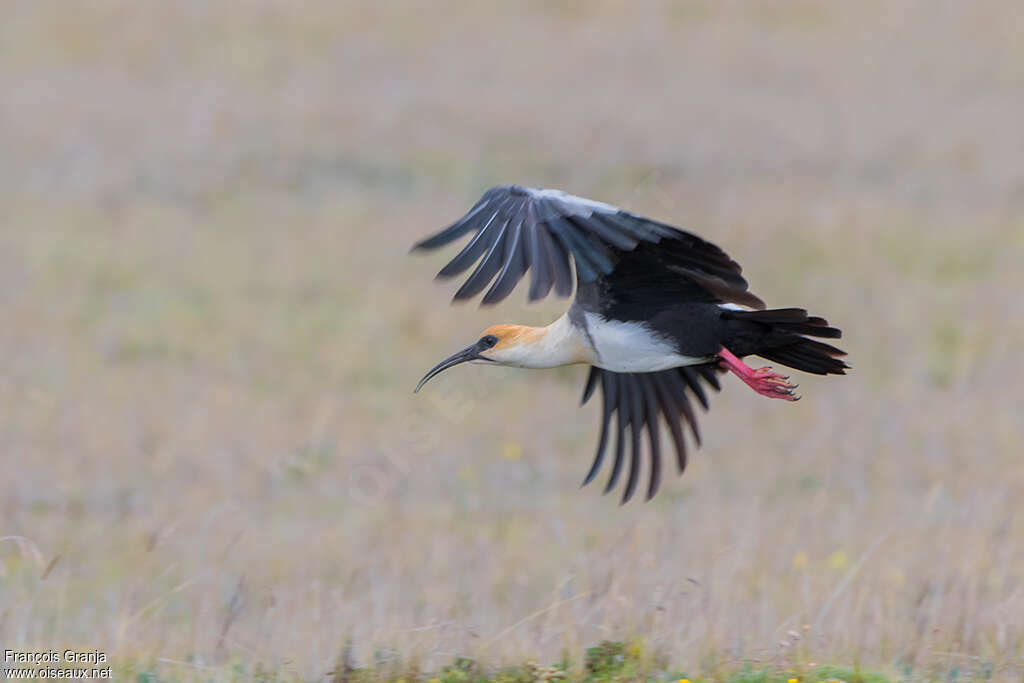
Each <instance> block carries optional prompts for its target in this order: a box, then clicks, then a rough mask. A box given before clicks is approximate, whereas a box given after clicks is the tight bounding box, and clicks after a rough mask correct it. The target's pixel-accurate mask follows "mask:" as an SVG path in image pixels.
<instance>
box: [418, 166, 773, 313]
mask: <svg viewBox="0 0 1024 683" xmlns="http://www.w3.org/2000/svg"><path fill="white" fill-rule="evenodd" d="M470 233H473V237H472V238H471V239H470V241H469V242H468V243H467V244H466V246H464V247H463V248H462V251H460V252H459V253H458V254H456V256H455V258H453V259H452V260H451V261H450V262H449V263H448V265H446V266H445V267H444V268H443V269H442V270H441V272H440V273H438V277H442V278H447V277H453V276H455V275H458V274H460V273H462V272H464V271H466V270H468V269H469V267H470V266H472V265H473V264H474V263H477V262H478V261H479V263H477V266H476V268H475V269H474V270H473V272H472V273H471V274H470V275H469V277H468V278H467V279H466V282H465V283H464V284H463V285H462V287H461V288H459V290H458V292H456V293H455V298H456V299H468V298H471V297H473V296H476V295H477V294H479V293H480V292H481V291H483V289H484V288H485V287H487V286H488V285H489V284H490V285H491V286H490V289H488V290H487V293H486V294H484V297H483V303H485V304H493V303H497V302H498V301H501V300H502V299H504V298H505V297H507V296H508V295H509V294H510V293H511V292H512V290H513V289H514V288H515V286H516V284H517V283H518V282H519V281H520V280H521V279H522V278H523V276H524V275H526V272H527V271H530V273H531V279H530V294H529V297H530V301H535V300H537V299H542V298H544V297H545V296H547V295H548V293H549V292H550V291H551V289H552V288H554V290H555V293H556V294H557V295H559V296H563V297H567V296H569V295H570V294H572V291H573V277H572V269H571V266H570V264H569V260H570V258H569V257H570V256H571V257H572V261H574V262H575V264H576V276H577V278H578V279H579V281H580V282H581V283H591V282H594V281H596V280H598V279H599V278H600V277H602V276H606V275H608V274H609V273H611V272H612V271H613V270H615V269H616V267H617V265H618V263H619V262H620V261H621V260H622V259H623V257H624V255H626V254H628V253H630V252H633V251H634V250H635V249H636V248H637V245H640V244H647V245H654V244H659V243H660V244H662V245H664V246H666V247H668V248H667V249H665V250H664V252H663V253H662V254H661V256H660V257H659V258H658V260H657V263H658V267H659V268H662V269H667V270H666V272H668V273H669V274H670V275H671V277H674V278H677V279H678V278H680V277H682V278H687V279H688V280H689V281H691V282H693V283H695V284H696V285H697V286H699V287H701V288H702V289H704V290H706V291H709V292H711V293H712V295H713V296H714V297H716V300H717V299H721V300H723V301H737V302H739V303H744V301H742V300H741V299H743V293H745V292H746V289H747V281H746V280H745V279H743V276H742V275H741V274H740V272H741V269H740V266H739V264H737V263H736V262H735V261H733V260H732V259H731V258H729V256H728V255H727V254H726V253H725V252H724V251H722V250H721V249H719V248H718V247H717V246H715V245H714V244H712V243H710V242H708V241H706V240H703V239H701V238H700V237H698V236H696V235H694V234H692V233H689V232H685V231H683V230H679V229H678V228H674V227H672V226H670V225H665V224H664V223H659V222H658V221H654V220H651V219H649V218H644V217H642V216H637V215H634V214H631V213H629V212H627V211H622V210H621V209H619V208H617V207H615V206H611V205H610V204H604V203H602V202H596V201H593V200H590V199H584V198H583V197H576V196H574V195H571V194H566V193H565V192H561V191H559V190H543V189H537V188H529V187H520V186H518V185H499V186H498V187H493V188H491V189H490V190H488V191H487V192H485V193H484V195H483V197H481V198H480V201H478V202H477V203H476V204H475V205H474V206H473V208H472V209H470V210H469V213H467V214H466V215H465V216H463V217H462V218H460V219H459V220H457V221H456V222H455V223H453V224H452V225H450V226H449V227H447V228H445V229H444V230H442V231H441V232H439V233H437V234H436V235H434V236H432V237H429V238H427V239H425V240H423V241H422V242H419V243H418V244H416V245H415V246H414V247H413V248H414V249H436V248H438V247H441V246H443V245H445V244H448V243H449V242H453V241H454V240H456V239H458V238H460V237H463V236H465V235H467V234H470ZM492 281H493V284H491V283H492ZM747 298H752V299H753V300H754V301H755V302H759V300H758V299H757V298H756V297H753V295H749V296H748V297H747Z"/></svg>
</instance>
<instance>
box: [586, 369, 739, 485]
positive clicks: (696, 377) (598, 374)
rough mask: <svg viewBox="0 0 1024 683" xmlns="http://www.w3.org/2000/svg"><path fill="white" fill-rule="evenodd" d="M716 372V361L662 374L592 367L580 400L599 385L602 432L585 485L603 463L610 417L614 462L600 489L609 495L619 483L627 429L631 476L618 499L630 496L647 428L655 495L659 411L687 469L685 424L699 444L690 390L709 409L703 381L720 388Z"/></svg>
mask: <svg viewBox="0 0 1024 683" xmlns="http://www.w3.org/2000/svg"><path fill="white" fill-rule="evenodd" d="M717 373H718V370H717V368H716V365H715V364H714V363H708V364H705V365H695V366H689V367H681V368H672V369H671V370H662V371H661V372H638V373H621V372H609V371H608V370H602V369H601V368H597V367H591V368H590V375H589V376H588V377H587V386H586V388H585V389H584V390H583V403H586V402H587V401H588V400H589V399H590V397H591V396H592V395H593V393H594V389H596V388H597V386H598V385H599V384H600V386H601V397H602V409H601V436H600V437H599V438H598V442H597V453H596V454H595V455H594V463H593V464H592V465H591V466H590V472H589V473H588V474H587V477H586V479H584V480H583V485H584V486H586V485H587V484H589V483H590V482H591V481H593V479H594V477H595V476H596V475H597V472H598V470H600V469H601V465H602V464H603V463H604V454H605V450H606V446H607V445H608V439H609V434H610V431H611V430H612V428H613V427H612V426H611V425H612V416H613V415H615V417H616V419H615V426H614V430H615V460H614V462H613V463H612V473H611V477H610V478H609V479H608V484H607V485H606V486H605V488H604V492H605V493H608V492H609V491H611V490H612V489H613V488H615V484H616V483H618V481H619V475H621V474H622V470H623V463H624V462H625V460H626V457H625V456H626V450H627V449H626V438H627V437H626V432H627V430H628V432H629V439H630V447H629V449H628V450H629V456H630V457H629V474H628V476H627V479H626V490H625V491H624V492H623V495H622V502H623V503H625V502H627V501H628V500H629V499H630V498H632V497H633V493H634V491H635V490H636V485H637V481H638V479H639V475H640V458H641V457H642V450H643V446H642V443H641V432H643V431H644V430H645V429H646V430H647V441H648V443H649V445H650V455H651V457H650V477H649V480H648V484H647V500H650V499H651V498H653V497H654V494H655V493H657V491H658V485H659V484H660V483H661V441H660V438H659V434H658V430H659V420H658V416H659V414H660V415H661V417H663V418H664V420H665V423H666V424H667V425H668V428H669V433H670V434H671V435H672V440H673V442H674V443H675V450H676V462H677V463H678V464H679V472H680V474H681V473H682V472H683V470H684V469H686V440H685V438H684V436H683V426H684V425H689V427H690V431H691V432H692V434H693V440H694V442H695V443H696V444H697V445H698V446H699V445H700V432H699V431H698V429H697V419H696V415H695V414H694V412H693V406H692V405H691V404H690V397H689V396H688V394H689V393H692V394H693V395H694V396H696V397H697V401H698V402H699V403H700V404H701V406H703V408H704V409H705V410H707V408H708V397H707V393H706V392H705V391H704V387H703V385H702V384H701V380H703V381H705V382H707V383H708V384H709V385H711V386H712V387H713V388H714V389H715V391H718V390H719V389H720V385H719V383H718V377H717Z"/></svg>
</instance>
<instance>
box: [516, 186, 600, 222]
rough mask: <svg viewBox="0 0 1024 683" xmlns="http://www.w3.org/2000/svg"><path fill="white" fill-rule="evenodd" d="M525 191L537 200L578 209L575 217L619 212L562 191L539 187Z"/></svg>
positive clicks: (528, 188)
mask: <svg viewBox="0 0 1024 683" xmlns="http://www.w3.org/2000/svg"><path fill="white" fill-rule="evenodd" d="M525 189H526V191H527V192H529V193H530V196H531V197H534V198H536V199H553V200H555V201H558V202H561V203H562V205H563V206H565V207H566V208H567V209H576V210H575V211H572V213H573V214H574V215H590V214H591V213H593V212H595V211H596V212H598V213H618V211H619V207H617V206H612V205H611V204H605V203H604V202H596V201H594V200H593V199H587V198H585V197H577V196H576V195H574V194H569V193H568V192H562V191H561V190H545V189H543V188H539V187H527V188H525ZM584 209H585V210H584Z"/></svg>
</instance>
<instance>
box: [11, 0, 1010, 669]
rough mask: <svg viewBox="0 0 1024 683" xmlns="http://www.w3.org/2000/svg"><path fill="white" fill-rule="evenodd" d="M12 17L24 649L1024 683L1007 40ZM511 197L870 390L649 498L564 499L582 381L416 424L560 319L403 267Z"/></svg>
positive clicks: (17, 505) (425, 262)
mask: <svg viewBox="0 0 1024 683" xmlns="http://www.w3.org/2000/svg"><path fill="white" fill-rule="evenodd" d="M3 14H4V20H3V21H2V22H0V53H2V55H3V58H2V59H0V92H2V93H3V95H2V97H0V358H2V359H3V360H2V366H0V471H2V472H3V492H2V497H0V537H8V536H16V537H21V538H23V539H26V540H22V541H17V542H13V541H12V542H3V543H0V561H2V562H3V567H4V574H3V576H0V643H2V644H3V646H4V647H17V648H30V647H31V648H49V647H55V648H65V647H69V646H79V647H83V648H85V647H88V648H100V649H103V650H106V651H107V652H108V653H109V654H110V655H111V656H113V657H115V658H120V659H122V660H127V659H137V660H145V661H150V662H152V663H153V664H152V666H153V667H155V670H156V671H158V672H159V674H160V675H161V676H176V675H186V674H182V671H183V670H184V671H186V672H187V671H190V669H189V668H188V667H182V665H180V664H177V663H175V662H184V661H189V662H191V665H190V666H196V667H214V668H213V669H209V670H208V669H203V668H198V669H195V671H198V672H200V673H201V674H202V675H216V672H217V671H220V669H218V668H217V667H221V666H223V665H224V664H225V663H226V662H245V663H247V664H246V666H256V665H259V666H261V667H263V668H264V669H266V670H272V671H283V672H290V674H294V675H297V676H302V677H317V676H319V675H321V674H323V673H324V672H326V671H329V670H331V669H332V668H333V666H334V663H335V661H336V659H337V657H338V654H339V652H340V651H341V649H342V648H343V646H344V643H345V642H346V641H347V640H349V639H351V642H352V644H353V651H352V652H353V657H354V658H355V660H356V661H357V662H360V663H368V662H372V661H373V660H374V658H375V657H376V658H377V659H378V660H388V659H391V658H395V657H401V658H403V659H404V660H407V661H408V660H410V659H418V660H419V661H421V662H422V663H423V664H424V666H427V667H429V666H436V665H438V664H439V663H444V662H446V661H448V660H449V659H450V657H451V655H452V654H453V653H458V654H465V655H471V656H479V657H484V658H487V659H488V660H489V661H494V662H502V661H513V660H516V659H517V658H523V657H536V658H539V659H540V660H541V661H553V660H554V659H555V658H557V657H558V656H559V654H560V653H561V652H562V651H563V650H566V649H567V650H568V651H569V652H571V653H576V654H575V655H574V656H577V657H578V653H580V652H582V649H583V648H584V647H585V646H587V645H591V644H594V643H596V642H597V641H599V640H602V639H605V638H613V639H621V638H628V637H632V636H640V637H642V638H643V639H644V642H645V643H646V645H645V647H647V648H649V649H650V650H651V651H652V652H658V653H661V654H663V655H665V656H666V657H668V659H669V660H671V661H672V662H675V663H677V664H678V665H679V666H683V667H686V669H687V670H689V671H699V670H705V671H714V670H716V667H721V666H731V665H732V663H739V662H742V661H743V660H755V659H759V660H760V661H762V662H766V663H775V664H779V665H780V666H784V665H792V666H804V665H805V664H806V663H807V662H808V661H817V662H822V661H830V662H837V663H851V662H860V663H862V664H864V665H868V666H874V667H880V668H883V669H890V670H895V671H898V672H913V673H914V674H915V675H919V676H921V677H927V676H930V675H936V676H938V675H942V676H947V675H951V673H950V672H952V671H956V672H957V673H958V674H959V675H960V676H961V680H962V679H963V677H965V676H968V675H982V674H985V673H986V672H987V673H989V674H991V675H992V676H994V677H995V678H997V679H998V678H1004V679H1005V680H1015V679H1016V677H1017V676H1020V675H1022V674H1021V672H1022V670H1024V617H1022V615H1024V510H1022V506H1021V498H1020V496H1021V491H1024V467H1022V464H1024V463H1022V456H1021V453H1022V452H1024V437H1022V430H1021V426H1020V420H1021V415H1022V414H1024V403H1022V398H1021V396H1022V395H1021V387H1024V372H1022V370H1021V365H1020V362H1019V353H1017V345H1018V344H1019V343H1020V340H1021V339H1024V303H1022V302H1024V299H1022V298H1021V297H1020V295H1019V294H1020V291H1021V288H1022V286H1024V275H1022V269H1021V262H1022V258H1024V222H1022V219H1021V216H1022V215H1024V213H1022V212H1024V163H1022V162H1021V158H1022V154H1024V127H1022V126H1021V121H1024V91H1022V90H1021V88H1020V83H1021V82H1022V80H1024V49H1022V47H1021V41H1020V35H1021V32H1022V28H1024V27H1022V25H1021V16H1022V15H1021V13H1020V12H1019V10H1018V9H1017V8H1016V6H1015V5H1014V3H1011V2H972V3H946V4H944V5H942V6H941V7H938V6H935V4H934V3H927V2H894V3H875V2H864V3H842V4H838V3H827V2H804V1H801V2H782V1H767V0H757V1H755V2H750V3H733V2H729V3H716V2H676V3H646V2H645V3H640V4H636V3H634V4H628V5H627V4H625V3H622V4H619V3H611V2H608V3H588V4H582V3H574V2H559V3H554V4H552V3H541V2H533V3H528V4H525V5H522V4H517V5H511V4H509V5H498V4H490V3H479V4H469V3H465V4H455V3H447V4H445V5H443V6H442V5H431V6H423V7H420V8H416V9H412V8H409V7H407V6H406V5H405V4H403V3H362V4H349V3H333V2H311V3H306V4H304V6H303V7H302V8H301V9H300V8H298V7H292V6H291V5H290V4H287V3H279V2H272V1H271V0H252V1H249V2H244V3H227V2H222V3H207V2H201V1H199V0H195V1H191V0H189V1H185V2H177V3H163V2H157V1H156V0H150V1H141V2H127V1H126V0H103V1H102V2H93V3H88V8H86V5H84V4H80V5H77V6H76V5H69V4H67V3H60V2H40V1H38V0H20V1H17V0H16V1H14V2H8V3H5V5H4V10H3ZM502 181H504V182H508V181H519V182H524V183H536V184H545V185H552V186H556V187H561V188H564V189H566V190H570V191H574V192H578V193H581V194H586V195H590V196H595V197H598V198H601V199H605V200H607V201H611V202H614V203H618V204H622V205H626V206H628V207H630V208H631V209H633V210H635V211H638V212H644V213H648V214H651V215H654V216H657V217H659V218H662V219H665V220H669V221H672V222H676V223H679V224H682V225H684V226H686V227H689V228H691V229H693V230H696V231H698V232H700V233H701V234H703V235H706V236H708V237H709V238H711V239H713V240H715V241H717V242H718V243H720V244H722V245H723V246H725V247H726V248H727V249H728V250H729V251H730V252H731V253H732V254H733V255H734V256H735V257H736V258H738V259H739V260H740V261H741V262H743V263H744V264H746V265H747V273H748V274H749V275H750V278H751V280H752V281H753V282H754V285H755V290H756V291H757V292H758V293H759V294H760V295H761V296H762V297H764V298H765V299H767V300H768V301H769V303H771V304H778V305H783V304H785V305H793V304H796V305H805V306H807V307H808V308H810V309H811V310H813V311H814V312H816V313H823V314H825V315H827V316H828V317H829V318H830V319H831V320H832V321H833V322H835V323H837V324H838V325H839V326H841V327H843V328H844V330H845V331H846V333H847V334H846V338H845V340H844V345H845V347H846V348H847V349H848V350H849V351H850V354H851V362H852V363H853V365H854V367H855V371H854V372H853V373H852V374H851V375H850V376H849V377H847V378H840V379H835V378H832V379H829V380H828V381H822V380H815V379H813V378H811V379H806V380H803V379H801V385H802V391H803V393H804V396H805V398H804V400H803V401H802V402H800V403H799V404H796V405H781V404H780V403H779V402H769V401H764V400H761V399H760V398H758V397H757V396H755V395H754V394H753V393H752V392H749V391H747V390H745V389H744V388H743V387H740V386H737V385H736V383H734V382H730V383H728V386H727V387H726V389H725V391H724V392H723V394H722V395H720V396H717V397H715V399H714V402H713V410H712V411H711V412H710V413H709V414H708V415H707V416H706V418H705V419H704V421H703V428H704V433H705V445H704V448H703V450H702V451H700V453H699V454H697V455H696V456H695V457H694V458H692V466H691V469H690V470H689V471H688V472H687V474H686V476H685V477H683V478H682V479H679V480H675V479H671V480H669V481H668V482H667V485H665V486H664V487H663V492H662V493H661V494H660V495H659V497H658V498H657V499H656V500H655V501H654V502H653V503H650V504H638V503H635V504H631V505H628V506H625V507H621V508H620V507H619V506H618V505H617V500H616V499H613V498H611V497H609V498H603V497H601V496H600V495H599V489H597V488H595V487H591V488H588V489H584V490H582V491H579V490H577V488H576V487H577V485H578V482H579V480H580V479H581V477H582V475H583V473H584V472H585V470H586V467H587V466H588V464H589V457H590V450H591V448H592V445H593V441H594V439H595V437H596V431H595V428H596V415H595V410H596V408H595V407H594V406H587V407H586V408H585V409H582V410H580V409H577V408H576V407H575V403H576V400H577V397H578V392H579V390H580V389H581V384H582V378H583V376H584V375H583V370H582V369H579V368H573V369H569V370H566V371H559V372H549V373H532V374H531V373H528V372H526V371H520V372H516V371H511V370H509V371H504V370H495V369H489V368H488V369H481V368H466V369H462V370H460V371H458V372H452V373H450V374H446V375H445V376H443V377H441V378H439V379H437V380H435V382H434V383H433V384H432V385H431V386H430V387H428V389H429V390H428V391H426V392H425V393H423V394H420V395H418V396H413V395H412V393H411V391H410V390H411V388H412V386H413V384H414V382H415V380H416V379H417V378H418V377H419V376H420V374H421V373H422V371H423V370H425V369H426V368H428V367H429V366H430V365H432V364H433V363H434V362H435V361H436V360H437V359H438V358H440V357H443V356H445V355H447V354H448V353H450V352H451V351H452V350H453V349H455V348H458V347H460V346H461V345H464V344H465V343H466V341H467V340H470V339H473V338H474V335H475V334H476V333H477V332H478V330H480V329H482V328H483V327H485V326H486V325H488V324H490V323H492V322H498V321H502V320H507V321H523V322H544V321H546V320H548V319H550V318H551V317H553V315H554V312H555V311H557V310H558V309H559V308H560V307H561V306H562V303H561V302H549V303H546V304H544V305H543V306H540V307H537V308H535V309H529V310H524V309H523V307H522V306H521V305H520V304H521V301H522V299H523V298H525V295H521V296H520V295H517V296H514V297H512V298H511V299H510V300H509V301H510V303H507V304H505V305H503V306H502V307H501V308H500V309H499V310H483V311H481V310H477V309H475V308H473V307H460V308H448V307H447V305H446V302H447V298H448V296H450V294H451V292H452V291H453V288H452V287H449V286H441V287H438V286H433V285H431V283H430V279H431V277H432V275H433V272H434V271H435V270H436V269H437V268H438V267H440V265H441V262H442V258H441V257H437V258H427V259H420V258H410V257H407V255H406V250H407V248H408V245H410V244H411V243H412V241H413V240H414V239H416V238H417V237H419V236H422V235H424V234H426V233H428V232H430V231H432V230H434V229H437V228H438V227H440V226H442V225H443V224H445V223H446V221H448V220H450V219H452V218H453V217H455V216H457V215H458V214H459V213H460V211H462V210H463V209H464V208H465V207H467V206H468V205H469V203H470V202H471V201H472V200H473V199H474V198H475V196H476V195H477V193H479V191H480V190H482V189H483V188H484V187H486V186H488V185H490V184H493V183H495V182H502ZM0 540H3V539H0ZM31 548H38V550H39V552H40V554H41V557H35V556H34V554H33V552H32V551H31ZM44 575H45V578H41V577H42V576H44ZM790 631H792V632H794V633H796V634H798V635H799V638H796V637H794V636H793V635H791V634H789V632H790ZM187 675H191V674H187Z"/></svg>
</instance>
